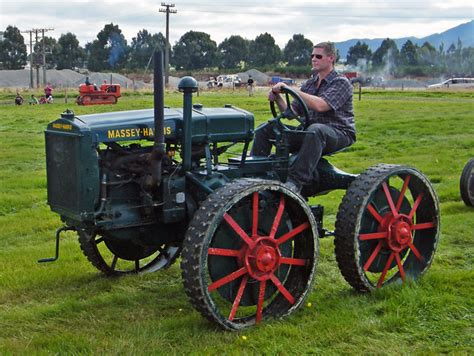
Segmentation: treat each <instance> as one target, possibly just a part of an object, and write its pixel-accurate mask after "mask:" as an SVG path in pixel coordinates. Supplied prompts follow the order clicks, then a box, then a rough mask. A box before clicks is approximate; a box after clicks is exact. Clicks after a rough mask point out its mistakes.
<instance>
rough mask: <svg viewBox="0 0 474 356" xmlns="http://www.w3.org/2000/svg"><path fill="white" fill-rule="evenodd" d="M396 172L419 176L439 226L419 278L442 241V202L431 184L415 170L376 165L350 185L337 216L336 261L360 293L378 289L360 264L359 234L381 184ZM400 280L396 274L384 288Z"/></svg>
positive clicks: (343, 273) (346, 278)
mask: <svg viewBox="0 0 474 356" xmlns="http://www.w3.org/2000/svg"><path fill="white" fill-rule="evenodd" d="M397 173H409V174H412V175H416V176H417V177H418V178H419V180H420V182H422V184H424V185H425V187H426V189H427V190H428V192H429V195H430V198H429V199H431V200H430V201H429V202H430V203H431V205H432V206H433V209H434V212H433V215H435V216H433V219H434V220H435V223H436V231H435V233H434V241H433V247H432V253H431V256H429V257H428V259H425V262H424V268H423V269H422V270H421V271H419V272H418V271H417V277H418V276H421V275H422V274H423V273H424V272H426V270H427V269H428V268H429V267H430V265H431V263H432V261H433V257H434V253H435V251H436V248H437V245H438V242H439V234H440V223H439V201H438V197H437V195H436V192H435V191H434V189H433V187H432V186H431V183H430V182H429V180H428V179H427V178H426V177H425V176H424V175H423V174H422V173H421V172H419V171H418V170H416V169H414V168H412V167H407V166H399V165H388V164H379V165H376V166H373V167H371V168H369V169H367V170H366V171H365V172H364V173H362V174H360V175H359V176H358V177H357V178H356V179H355V180H354V182H352V183H351V185H350V186H349V188H348V190H347V192H346V194H345V196H344V198H343V199H342V202H341V204H340V206H339V211H338V214H337V217H336V226H335V239H334V245H335V254H336V260H337V263H338V266H339V270H340V271H341V273H342V275H343V277H344V278H345V280H346V281H347V282H348V283H349V284H350V285H351V286H352V287H353V288H354V289H355V290H357V291H358V292H371V291H373V290H375V289H376V286H374V285H373V284H372V283H371V282H370V281H369V280H368V279H367V277H366V275H365V272H364V270H363V268H362V266H361V265H360V263H359V257H360V250H359V239H358V235H359V229H360V225H361V220H362V216H363V214H364V212H365V211H366V207H367V205H368V203H369V200H370V199H371V196H372V195H373V194H375V192H376V191H377V189H378V188H379V187H380V185H381V184H382V182H384V181H385V179H386V178H387V177H390V176H394V175H397ZM399 277H400V274H399V273H397V274H396V275H395V276H393V278H391V279H389V280H387V281H385V283H384V284H383V285H382V287H383V286H385V285H386V284H388V283H393V282H396V281H400V280H401V279H400V278H399Z"/></svg>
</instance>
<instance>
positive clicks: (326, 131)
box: [251, 122, 354, 188]
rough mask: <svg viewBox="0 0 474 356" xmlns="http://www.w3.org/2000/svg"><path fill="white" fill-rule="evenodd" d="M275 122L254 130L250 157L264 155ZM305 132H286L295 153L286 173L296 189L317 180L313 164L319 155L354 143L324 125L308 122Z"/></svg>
mask: <svg viewBox="0 0 474 356" xmlns="http://www.w3.org/2000/svg"><path fill="white" fill-rule="evenodd" d="M274 126H275V122H268V123H265V124H263V125H261V126H259V127H258V128H257V130H255V139H254V141H253V146H252V151H251V155H252V156H268V155H270V153H271V150H272V142H271V141H270V140H274V139H275V131H274ZM305 131H307V132H309V133H308V134H297V133H294V134H293V133H291V132H290V133H289V134H288V141H289V142H288V143H289V146H290V147H289V148H290V152H291V153H297V156H296V159H295V160H294V161H293V162H292V164H291V165H290V168H289V172H288V180H289V181H292V182H293V183H295V184H296V185H297V186H298V187H299V188H301V187H302V186H303V185H308V184H311V183H312V181H314V180H317V179H318V176H317V171H316V166H317V165H318V162H319V160H320V159H321V156H323V155H325V154H330V153H333V152H336V151H338V150H340V149H343V148H344V147H348V146H350V145H352V144H353V143H354V139H353V138H351V137H350V136H348V135H346V134H345V133H344V132H343V131H341V130H338V129H336V128H334V127H332V126H328V125H325V124H310V125H309V126H308V127H307V128H306V130H305Z"/></svg>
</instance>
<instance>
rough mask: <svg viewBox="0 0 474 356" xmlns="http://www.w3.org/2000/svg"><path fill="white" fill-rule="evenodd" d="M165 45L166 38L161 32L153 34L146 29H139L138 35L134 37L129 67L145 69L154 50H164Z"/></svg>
mask: <svg viewBox="0 0 474 356" xmlns="http://www.w3.org/2000/svg"><path fill="white" fill-rule="evenodd" d="M165 45H166V38H165V37H164V36H163V34H162V33H161V32H160V33H155V34H154V35H152V34H151V33H149V32H148V31H147V30H145V29H143V30H141V31H139V32H138V33H137V36H136V37H133V38H132V43H131V44H130V57H129V61H128V65H127V67H128V68H131V69H145V68H146V66H147V65H148V62H149V61H150V58H151V57H152V55H153V51H155V50H156V49H159V48H161V49H162V50H163V51H164V49H165Z"/></svg>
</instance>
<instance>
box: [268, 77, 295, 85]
mask: <svg viewBox="0 0 474 356" xmlns="http://www.w3.org/2000/svg"><path fill="white" fill-rule="evenodd" d="M281 82H283V83H285V84H286V85H295V84H296V82H295V80H294V79H291V78H283V77H280V76H277V75H274V76H273V77H272V78H271V79H270V84H277V83H281Z"/></svg>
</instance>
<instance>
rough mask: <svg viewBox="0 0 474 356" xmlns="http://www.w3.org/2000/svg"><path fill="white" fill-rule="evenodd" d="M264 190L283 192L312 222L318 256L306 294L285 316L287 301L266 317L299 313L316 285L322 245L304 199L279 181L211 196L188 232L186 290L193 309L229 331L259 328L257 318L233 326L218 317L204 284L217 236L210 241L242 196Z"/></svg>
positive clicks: (241, 183) (249, 183)
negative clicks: (210, 246)
mask: <svg viewBox="0 0 474 356" xmlns="http://www.w3.org/2000/svg"><path fill="white" fill-rule="evenodd" d="M262 187H265V190H267V189H268V190H277V191H280V192H282V193H284V194H286V195H287V196H289V197H290V198H292V199H293V200H296V201H297V202H298V204H299V205H300V207H301V208H303V209H304V211H305V213H306V215H307V216H308V218H309V221H310V225H311V227H310V228H311V233H312V236H313V241H314V242H313V243H314V245H313V246H314V253H313V254H312V256H311V257H312V258H313V265H312V266H311V272H310V274H309V278H308V280H307V283H306V285H305V286H304V288H306V289H305V291H304V293H303V294H302V295H301V296H300V297H299V298H298V299H297V300H296V302H295V303H294V304H293V305H292V306H291V307H290V308H288V309H287V310H286V311H285V312H283V313H280V312H281V310H280V309H279V308H281V306H282V304H287V303H286V301H284V303H282V302H281V300H279V301H278V302H275V301H273V302H272V303H271V305H269V306H267V308H266V309H264V311H263V312H264V313H263V315H264V317H267V316H271V317H283V316H286V315H289V314H291V313H292V312H294V311H295V310H297V309H298V308H299V307H300V306H301V305H302V303H303V302H304V300H305V298H306V297H307V295H308V294H309V292H310V290H311V288H312V284H313V281H314V277H315V273H316V264H317V261H318V256H319V241H318V233H317V225H316V221H315V220H314V217H313V215H312V213H311V210H310V209H309V207H308V205H307V204H306V202H305V201H304V199H303V198H302V197H301V196H300V195H297V194H295V193H294V192H292V191H290V190H289V189H288V188H287V187H286V186H285V185H283V184H282V183H280V182H277V181H269V180H262V179H237V180H235V181H233V182H231V183H228V184H226V185H224V186H223V187H221V188H219V189H217V190H216V191H214V192H213V193H211V194H210V195H209V196H208V198H207V199H206V200H205V201H204V202H203V203H202V205H201V206H200V208H199V209H198V211H197V212H196V213H195V214H194V217H193V219H192V220H191V223H190V225H189V228H188V231H187V232H186V236H185V240H184V244H183V251H182V254H181V257H182V259H181V270H182V277H183V284H184V288H185V291H186V294H187V295H188V297H189V300H190V302H191V304H192V305H193V307H194V308H195V309H196V310H197V311H199V312H200V313H201V314H202V315H203V316H204V317H205V318H207V319H208V320H210V321H211V322H214V323H217V324H218V325H219V326H220V327H221V328H223V329H225V330H240V329H244V328H247V327H250V326H253V325H254V324H255V318H253V319H247V320H244V321H243V322H233V321H230V320H228V319H227V317H224V316H223V315H219V313H217V312H216V311H215V309H214V308H213V306H215V305H214V301H213V300H212V299H211V298H210V296H209V293H208V292H207V285H205V283H204V282H203V278H204V277H203V275H204V273H206V270H207V260H206V258H207V249H208V247H209V243H210V239H212V236H213V235H212V236H211V237H209V233H211V234H213V233H214V232H215V230H216V228H217V226H218V224H219V223H220V221H221V216H222V214H223V212H224V211H227V210H228V209H230V208H231V207H232V206H234V204H235V203H237V202H238V201H240V200H239V195H241V193H243V194H245V193H246V192H248V191H252V190H253V191H255V190H257V191H260V190H261V189H260V188H262ZM216 225H217V226H216ZM276 299H278V298H276ZM280 299H281V298H280ZM285 307H286V305H285V306H284V308H285Z"/></svg>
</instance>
